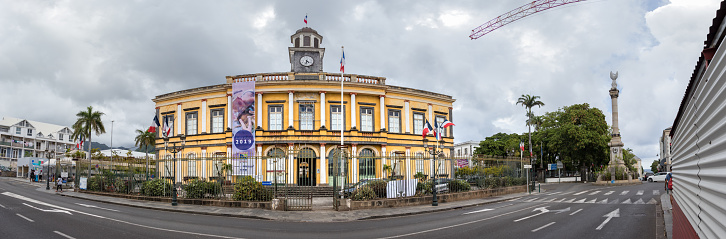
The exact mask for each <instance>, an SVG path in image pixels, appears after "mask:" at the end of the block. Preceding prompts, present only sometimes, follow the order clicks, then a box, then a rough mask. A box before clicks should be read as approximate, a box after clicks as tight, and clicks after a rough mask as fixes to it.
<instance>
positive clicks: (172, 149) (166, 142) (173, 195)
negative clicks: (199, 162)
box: [164, 134, 187, 206]
mask: <svg viewBox="0 0 726 239" xmlns="http://www.w3.org/2000/svg"><path fill="white" fill-rule="evenodd" d="M179 139H180V141H181V146H177V145H176V143H177V142H173V143H172V146H171V147H169V137H165V138H164V149H165V150H166V151H167V152H169V153H172V154H174V165H173V166H172V167H174V175H172V177H173V179H172V189H171V205H172V206H176V205H177V198H176V197H177V195H176V194H177V190H176V154H177V153H179V152H181V151H182V150H184V144H185V143H186V139H187V137H186V135H183V134H182V135H179Z"/></svg>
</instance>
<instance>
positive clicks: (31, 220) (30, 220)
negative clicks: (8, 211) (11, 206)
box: [15, 213, 35, 222]
mask: <svg viewBox="0 0 726 239" xmlns="http://www.w3.org/2000/svg"><path fill="white" fill-rule="evenodd" d="M15 215H18V217H22V218H23V219H25V220H28V221H29V222H35V221H33V219H30V218H27V217H25V216H23V215H20V214H18V213H15Z"/></svg>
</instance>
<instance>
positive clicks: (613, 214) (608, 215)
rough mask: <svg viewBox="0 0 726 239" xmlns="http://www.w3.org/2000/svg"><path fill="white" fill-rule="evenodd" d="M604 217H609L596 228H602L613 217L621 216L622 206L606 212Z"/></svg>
mask: <svg viewBox="0 0 726 239" xmlns="http://www.w3.org/2000/svg"><path fill="white" fill-rule="evenodd" d="M603 217H607V219H605V221H603V222H602V223H601V224H600V226H597V228H595V230H600V229H602V227H604V226H605V224H607V223H608V222H609V221H610V219H613V217H620V208H618V209H615V211H612V212H610V213H608V214H605V215H604V216H603Z"/></svg>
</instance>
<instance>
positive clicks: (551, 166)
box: [547, 163, 557, 170]
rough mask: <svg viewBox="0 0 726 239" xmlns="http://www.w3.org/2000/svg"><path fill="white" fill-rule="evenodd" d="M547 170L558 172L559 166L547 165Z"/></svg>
mask: <svg viewBox="0 0 726 239" xmlns="http://www.w3.org/2000/svg"><path fill="white" fill-rule="evenodd" d="M547 170H557V164H553V163H550V164H547Z"/></svg>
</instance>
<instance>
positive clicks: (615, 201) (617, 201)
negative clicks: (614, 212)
mask: <svg viewBox="0 0 726 239" xmlns="http://www.w3.org/2000/svg"><path fill="white" fill-rule="evenodd" d="M619 202H620V199H617V198H616V199H615V200H614V201H612V202H609V203H608V204H618V203H619Z"/></svg>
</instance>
